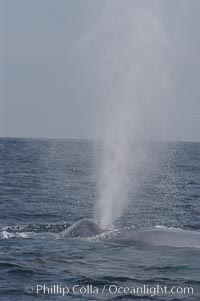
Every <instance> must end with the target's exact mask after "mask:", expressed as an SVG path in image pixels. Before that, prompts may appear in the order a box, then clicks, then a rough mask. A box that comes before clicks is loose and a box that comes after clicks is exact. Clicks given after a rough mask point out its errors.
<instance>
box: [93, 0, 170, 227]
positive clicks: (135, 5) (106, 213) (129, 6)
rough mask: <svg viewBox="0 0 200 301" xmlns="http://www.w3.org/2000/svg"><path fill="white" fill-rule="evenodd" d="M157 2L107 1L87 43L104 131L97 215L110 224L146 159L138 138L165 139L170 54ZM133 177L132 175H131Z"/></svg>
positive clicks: (102, 129)
mask: <svg viewBox="0 0 200 301" xmlns="http://www.w3.org/2000/svg"><path fill="white" fill-rule="evenodd" d="M159 3H160V2H158V1H141V0H140V1H129V0H127V1H107V2H106V6H105V9H104V12H103V14H102V16H101V18H100V19H99V21H98V23H97V24H96V28H95V29H94V31H93V33H92V36H90V37H89V38H90V39H91V41H92V42H91V47H92V48H93V49H94V53H95V56H96V59H97V62H98V71H99V83H100V86H101V89H102V91H103V93H102V96H101V105H102V111H101V112H102V113H101V117H102V118H101V123H100V124H99V128H101V132H102V133H103V154H102V160H101V162H102V164H101V166H100V171H99V187H98V188H99V197H98V202H97V204H96V210H95V216H96V218H97V220H98V221H99V223H100V225H101V227H103V228H106V227H112V226H113V225H114V223H115V222H116V220H117V219H118V218H119V217H120V216H121V215H122V214H123V212H124V209H125V208H126V207H127V204H128V202H129V197H128V193H129V187H131V189H132V190H133V189H137V179H136V178H135V180H134V181H133V179H132V178H131V177H130V169H131V170H134V172H135V174H137V173H138V172H139V170H140V169H141V168H142V166H143V164H147V162H148V158H146V156H145V152H144V151H143V149H142V147H138V141H146V140H152V139H159V138H162V139H164V138H165V131H166V130H167V122H168V114H169V112H170V106H171V103H170V97H169V96H170V94H171V87H170V84H169V68H168V66H169V53H170V42H169V39H168V37H167V34H166V32H165V29H164V26H163V22H162V18H161V13H160V7H159ZM130 179H131V180H130Z"/></svg>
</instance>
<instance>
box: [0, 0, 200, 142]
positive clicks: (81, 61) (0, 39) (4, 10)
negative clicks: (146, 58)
mask: <svg viewBox="0 0 200 301" xmlns="http://www.w3.org/2000/svg"><path fill="white" fill-rule="evenodd" d="M133 2H135V3H137V2H138V0H129V1H127V0H120V2H119V1H118V0H42V1H40V0H0V11H1V13H0V14H1V15H2V16H1V24H0V91H1V95H0V136H2V137H5V136H6V137H9V136H11V137H64V138H91V137H96V136H97V133H99V130H96V128H99V127H101V120H102V122H103V117H102V115H101V114H102V110H103V109H102V107H104V105H103V106H102V103H104V100H102V99H103V98H104V97H105V91H107V89H108V85H109V89H111V90H112V89H117V87H115V85H113V86H112V84H113V83H115V81H113V80H108V81H107V83H108V84H106V83H104V82H103V80H102V78H104V77H105V78H107V77H108V74H109V75H110V74H111V75H110V77H115V76H118V75H117V74H118V73H117V72H118V67H117V66H116V64H115V66H114V67H113V65H112V63H109V64H108V66H109V67H108V68H107V69H106V64H107V63H106V62H107V60H104V57H107V56H108V57H109V51H110V49H112V47H116V45H117V46H119V52H120V51H121V48H120V41H121V40H120V38H119V39H118V38H117V43H116V42H115V41H114V40H115V36H114V35H113V32H114V30H115V28H116V29H117V30H119V31H121V32H122V35H121V36H125V37H126V36H127V40H126V38H124V39H125V40H123V42H122V43H124V46H123V49H122V50H123V51H124V49H125V47H126V43H127V45H128V41H129V39H130V37H131V36H132V31H131V29H130V31H129V29H128V28H129V27H128V26H129V25H130V23H124V20H126V19H128V18H129V19H130V20H131V16H130V13H131V9H134V6H132V3H133ZM140 3H142V4H141V5H143V4H144V9H146V6H147V1H146V0H140ZM148 3H150V4H151V3H152V6H153V5H154V4H155V3H156V4H159V7H160V10H159V17H160V18H161V20H162V23H163V26H164V27H165V30H166V33H167V36H168V37H169V39H170V43H169V44H170V45H169V47H168V48H169V49H170V55H169V56H168V57H167V58H166V60H167V62H168V64H167V65H168V66H169V72H168V75H169V74H170V81H171V83H172V85H173V92H171V93H170V95H171V99H173V101H171V104H170V109H169V108H168V109H167V116H168V121H166V123H168V124H167V126H166V129H167V131H168V135H166V139H167V140H194V141H200V82H199V79H200V56H199V53H200V18H199V12H200V1H199V0H169V1H156V0H155V1H154V0H151V1H149V0H148ZM117 5H118V6H117ZM119 6H120V7H119ZM134 14H135V12H134V11H133V18H134ZM156 14H158V13H157V12H156ZM118 20H119V23H120V24H117V23H118ZM130 22H131V21H130ZM135 24H136V25H137V23H135ZM158 26H159V25H158ZM127 32H128V34H127ZM118 40H119V42H118ZM158 47H159V46H158ZM127 53H128V52H125V55H126V58H127V57H129V56H128V55H127ZM119 60H120V59H119ZM163 60H165V57H164V56H163ZM130 61H133V62H134V61H137V58H134V53H131V57H130ZM123 62H125V60H122V62H121V64H120V63H119V70H123V67H124V66H123ZM126 63H127V61H126ZM128 63H129V61H128ZM104 64H105V65H104ZM133 65H134V64H133ZM109 68H110V69H111V71H112V72H111V73H109V72H110V70H109ZM123 78H124V76H123ZM119 81H121V80H120V79H119ZM144 89H145V86H144ZM116 91H117V90H116ZM172 103H173V105H172ZM154 109H155V110H156V107H155V108H154ZM163 114H164V113H163ZM145 117H146V115H145V116H144V118H145ZM111 118H112V116H111ZM156 127H158V124H157V125H156Z"/></svg>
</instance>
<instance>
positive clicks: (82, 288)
mask: <svg viewBox="0 0 200 301" xmlns="http://www.w3.org/2000/svg"><path fill="white" fill-rule="evenodd" d="M25 292H26V293H27V294H32V293H34V294H37V295H47V296H48V295H51V296H52V295H54V296H63V297H65V296H67V295H68V294H74V295H100V294H101V295H103V294H106V295H112V296H115V295H134V296H151V297H153V296H158V295H159V296H160V295H166V296H167V295H168V296H171V295H179V296H181V295H182V296H185V295H187V296H188V295H193V294H194V289H193V287H189V286H165V285H154V286H150V285H147V284H144V285H140V286H120V285H115V284H111V285H107V284H105V285H104V286H103V287H98V286H95V285H93V284H87V285H81V284H76V285H73V286H71V287H70V286H65V285H63V284H50V285H46V284H37V285H36V286H26V287H25Z"/></svg>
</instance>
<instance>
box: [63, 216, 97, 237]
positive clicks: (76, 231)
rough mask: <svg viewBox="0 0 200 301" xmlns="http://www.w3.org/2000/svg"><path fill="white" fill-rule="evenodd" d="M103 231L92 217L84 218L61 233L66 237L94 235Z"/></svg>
mask: <svg viewBox="0 0 200 301" xmlns="http://www.w3.org/2000/svg"><path fill="white" fill-rule="evenodd" d="M102 232H103V230H102V229H101V228H100V227H99V226H98V225H97V224H96V223H95V222H94V221H93V220H92V219H88V218H83V219H81V220H79V221H77V222H75V223H74V224H72V225H71V226H70V227H69V228H67V229H66V230H64V231H63V232H61V233H60V235H61V237H66V238H73V237H92V236H96V235H99V234H101V233H102Z"/></svg>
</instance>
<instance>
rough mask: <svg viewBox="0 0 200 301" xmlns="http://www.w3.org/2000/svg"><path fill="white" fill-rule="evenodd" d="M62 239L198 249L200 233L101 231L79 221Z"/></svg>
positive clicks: (134, 229) (140, 230) (156, 230)
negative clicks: (89, 239)
mask: <svg viewBox="0 0 200 301" xmlns="http://www.w3.org/2000/svg"><path fill="white" fill-rule="evenodd" d="M60 236H61V237H64V238H78V237H79V238H92V239H94V240H95V239H96V238H98V241H107V242H111V243H117V244H121V245H152V246H169V247H186V248H200V232H199V231H189V230H183V229H170V228H140V229H136V228H130V229H120V230H118V231H116V230H103V229H101V228H100V227H99V226H98V225H97V224H96V223H95V221H94V220H92V219H87V218H84V219H81V220H79V221H77V222H75V223H74V224H72V225H71V226H70V227H69V228H67V229H66V230H64V231H63V232H61V233H60Z"/></svg>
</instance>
